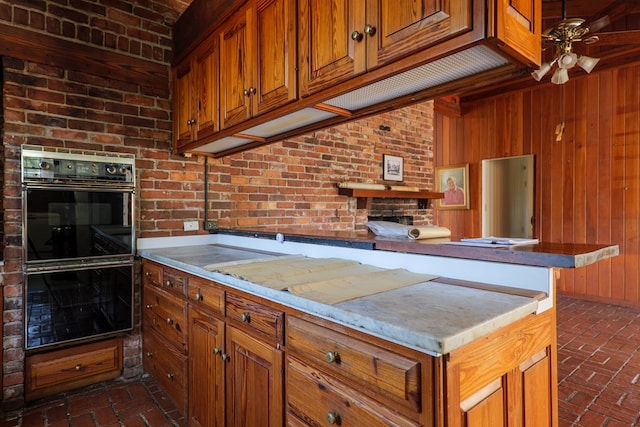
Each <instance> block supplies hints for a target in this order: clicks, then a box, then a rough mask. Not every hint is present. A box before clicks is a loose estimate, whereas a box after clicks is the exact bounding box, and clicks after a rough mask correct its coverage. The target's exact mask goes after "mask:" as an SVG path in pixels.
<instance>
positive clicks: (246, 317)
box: [240, 313, 251, 323]
mask: <svg viewBox="0 0 640 427" xmlns="http://www.w3.org/2000/svg"><path fill="white" fill-rule="evenodd" d="M240 320H242V321H243V322H245V323H249V321H251V315H250V314H249V313H242V314H241V315H240Z"/></svg>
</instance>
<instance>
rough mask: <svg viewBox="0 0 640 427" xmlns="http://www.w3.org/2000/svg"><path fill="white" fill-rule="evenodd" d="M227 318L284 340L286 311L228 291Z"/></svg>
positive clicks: (265, 334)
mask: <svg viewBox="0 0 640 427" xmlns="http://www.w3.org/2000/svg"><path fill="white" fill-rule="evenodd" d="M226 307H227V318H229V319H233V320H236V321H239V322H242V323H243V324H244V325H246V327H247V330H249V331H254V332H259V333H260V334H262V335H264V336H267V337H269V338H273V339H275V340H276V341H278V342H281V341H282V336H283V335H282V334H283V326H284V325H283V319H284V313H283V312H282V311H280V310H277V309H275V308H272V307H269V306H267V305H264V304H261V303H259V302H256V301H252V300H250V299H247V298H244V297H241V296H239V295H236V294H233V293H230V292H229V293H227V304H226Z"/></svg>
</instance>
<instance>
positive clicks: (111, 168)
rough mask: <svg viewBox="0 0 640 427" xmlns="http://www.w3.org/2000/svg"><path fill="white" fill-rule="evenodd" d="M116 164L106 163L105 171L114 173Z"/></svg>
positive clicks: (110, 173)
mask: <svg viewBox="0 0 640 427" xmlns="http://www.w3.org/2000/svg"><path fill="white" fill-rule="evenodd" d="M116 170H117V169H116V165H107V173H108V174H109V175H113V174H114V173H116Z"/></svg>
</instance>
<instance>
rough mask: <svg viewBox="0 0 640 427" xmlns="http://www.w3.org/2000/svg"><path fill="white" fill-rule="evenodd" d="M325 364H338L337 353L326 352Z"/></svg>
mask: <svg viewBox="0 0 640 427" xmlns="http://www.w3.org/2000/svg"><path fill="white" fill-rule="evenodd" d="M326 357H327V362H329V363H338V362H340V355H339V354H338V352H337V351H328V352H327V354H326Z"/></svg>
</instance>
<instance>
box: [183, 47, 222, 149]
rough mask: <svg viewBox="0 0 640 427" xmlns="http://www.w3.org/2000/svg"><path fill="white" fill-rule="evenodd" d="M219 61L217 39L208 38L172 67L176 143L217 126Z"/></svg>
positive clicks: (193, 138)
mask: <svg viewBox="0 0 640 427" xmlns="http://www.w3.org/2000/svg"><path fill="white" fill-rule="evenodd" d="M218 61H219V59H218V40H217V39H216V38H210V39H208V40H207V41H206V42H204V43H203V44H202V45H201V46H200V47H199V48H198V49H197V50H196V51H195V52H194V53H193V54H192V55H190V56H188V57H187V58H185V59H184V60H183V61H182V62H181V63H180V64H179V65H178V66H177V67H176V68H175V69H174V95H173V96H174V102H173V108H174V139H175V145H176V146H177V147H180V146H183V145H185V144H187V143H189V142H191V141H194V140H196V139H198V138H204V137H206V136H209V135H212V134H213V133H215V132H217V131H218V130H219V125H218V123H219V122H218Z"/></svg>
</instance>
